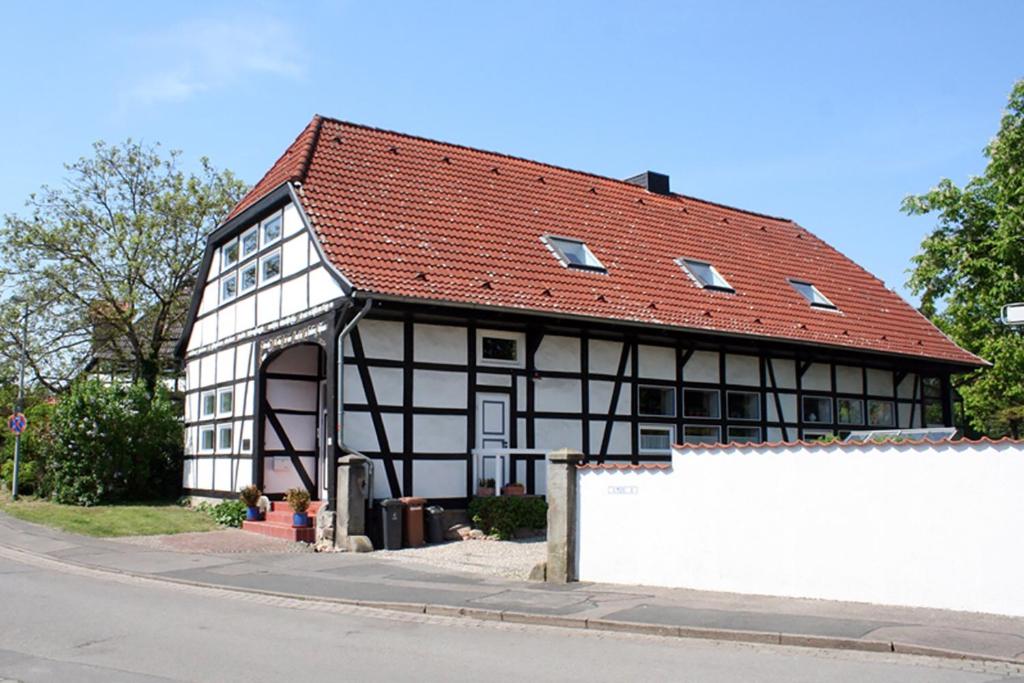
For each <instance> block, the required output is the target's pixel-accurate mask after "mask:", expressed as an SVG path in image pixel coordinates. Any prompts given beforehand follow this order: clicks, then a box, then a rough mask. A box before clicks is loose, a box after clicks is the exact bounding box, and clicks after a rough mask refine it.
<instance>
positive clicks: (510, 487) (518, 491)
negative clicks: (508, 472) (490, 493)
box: [501, 481, 526, 496]
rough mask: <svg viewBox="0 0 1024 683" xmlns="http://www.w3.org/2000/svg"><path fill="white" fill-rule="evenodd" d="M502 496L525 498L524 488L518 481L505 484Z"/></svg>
mask: <svg viewBox="0 0 1024 683" xmlns="http://www.w3.org/2000/svg"><path fill="white" fill-rule="evenodd" d="M501 495H503V496H525V495H526V487H525V486H523V485H522V484H520V483H519V482H518V481H514V482H512V483H511V484H505V488H503V489H502V490H501Z"/></svg>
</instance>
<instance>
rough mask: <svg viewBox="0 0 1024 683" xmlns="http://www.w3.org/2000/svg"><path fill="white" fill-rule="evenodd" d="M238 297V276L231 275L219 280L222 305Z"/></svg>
mask: <svg viewBox="0 0 1024 683" xmlns="http://www.w3.org/2000/svg"><path fill="white" fill-rule="evenodd" d="M237 295H238V275H237V274H236V273H231V275H226V276H224V277H223V278H221V281H220V301H221V303H224V302H226V301H231V300H232V299H234V298H235V296H237Z"/></svg>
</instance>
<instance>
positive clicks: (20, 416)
mask: <svg viewBox="0 0 1024 683" xmlns="http://www.w3.org/2000/svg"><path fill="white" fill-rule="evenodd" d="M7 426H8V427H9V428H10V430H11V431H12V432H14V433H15V434H21V433H22V432H23V431H25V429H26V428H27V427H28V418H27V417H25V414H24V413H15V414H14V415H11V416H10V417H9V418H7Z"/></svg>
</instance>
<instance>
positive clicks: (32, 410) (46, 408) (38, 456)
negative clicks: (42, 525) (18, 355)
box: [0, 386, 54, 496]
mask: <svg viewBox="0 0 1024 683" xmlns="http://www.w3.org/2000/svg"><path fill="white" fill-rule="evenodd" d="M17 394H18V388H17V387H16V386H5V387H2V388H0V405H4V406H12V405H14V402H15V400H16V397H17ZM53 407H54V403H53V402H52V400H51V398H50V395H49V394H47V393H46V392H44V391H42V390H40V389H34V390H30V391H28V392H26V395H25V410H24V413H25V417H27V418H28V429H26V430H25V432H24V433H23V434H22V435H21V455H20V466H19V468H18V491H19V492H20V493H22V494H25V495H37V496H45V495H47V493H48V491H47V490H46V480H45V474H46V468H45V463H44V457H45V454H46V449H47V447H48V445H49V444H50V442H51V441H52V439H51V437H50V417H51V415H52V414H53ZM9 410H10V409H9V408H8V411H9ZM7 414H8V413H7V412H5V413H3V416H4V417H6V416H7ZM4 426H5V428H4V429H0V480H2V482H3V487H4V488H5V489H7V490H10V488H11V480H12V479H13V476H14V435H13V434H11V433H10V432H9V431H8V430H7V429H6V425H4Z"/></svg>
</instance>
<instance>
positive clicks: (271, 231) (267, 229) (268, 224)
mask: <svg viewBox="0 0 1024 683" xmlns="http://www.w3.org/2000/svg"><path fill="white" fill-rule="evenodd" d="M262 236H263V246H267V245H268V244H273V243H274V242H276V241H278V240H279V239H281V214H277V215H276V216H271V217H270V218H268V219H267V220H265V221H263V225H262Z"/></svg>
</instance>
